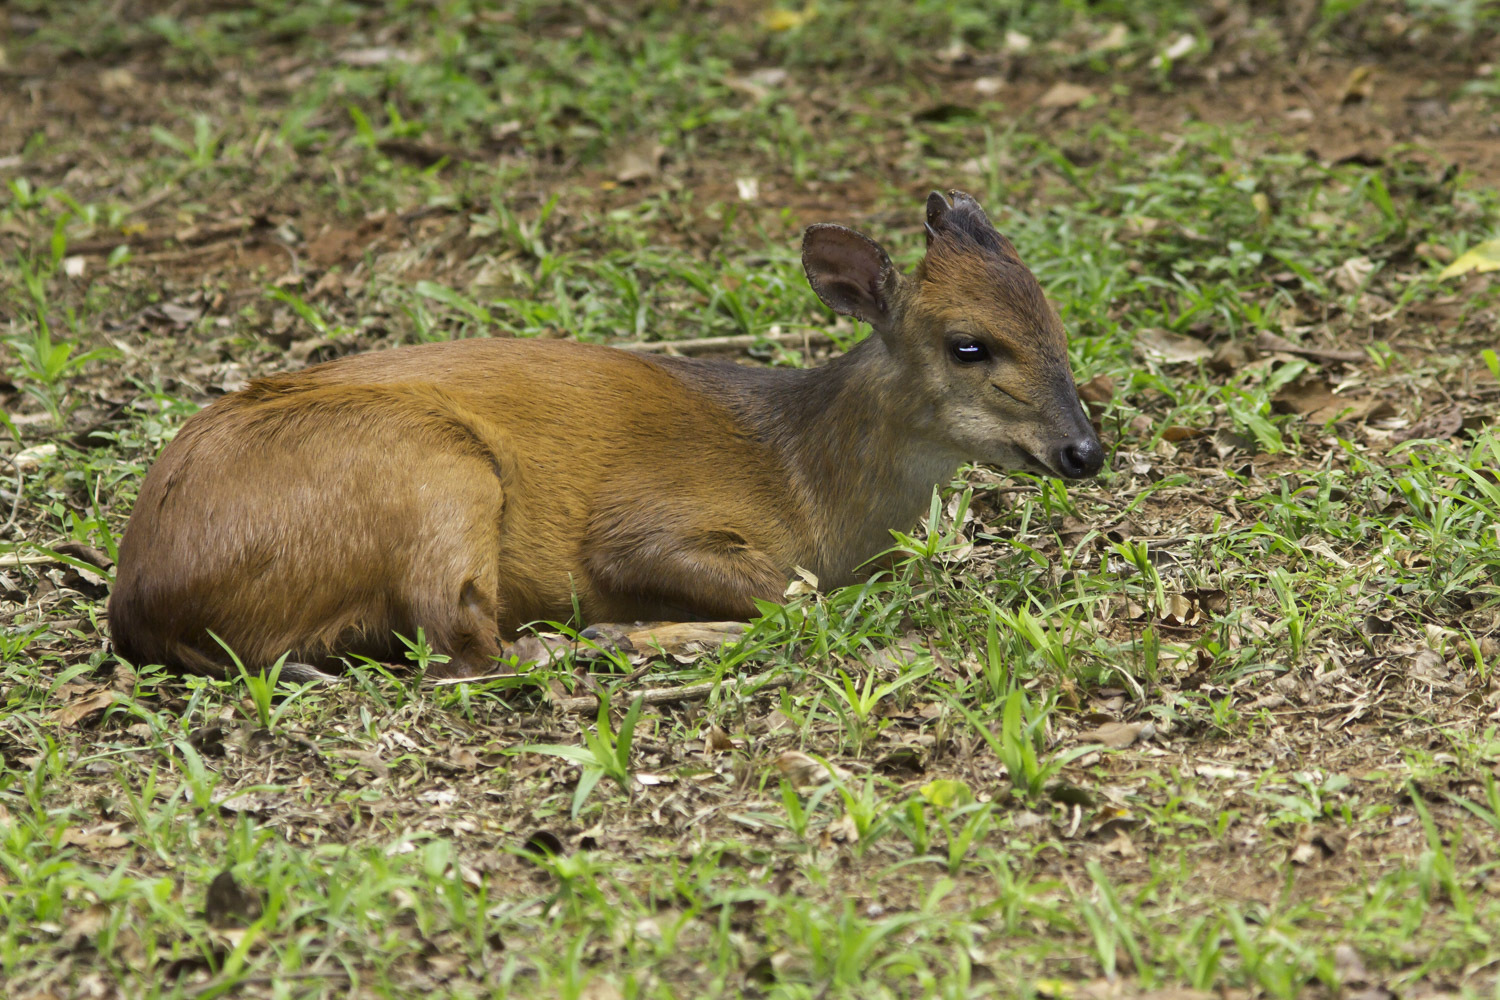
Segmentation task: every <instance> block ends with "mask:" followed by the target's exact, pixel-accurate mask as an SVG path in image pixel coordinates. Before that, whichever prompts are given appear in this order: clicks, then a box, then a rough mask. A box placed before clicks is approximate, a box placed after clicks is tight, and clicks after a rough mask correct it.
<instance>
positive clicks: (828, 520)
mask: <svg viewBox="0 0 1500 1000" xmlns="http://www.w3.org/2000/svg"><path fill="white" fill-rule="evenodd" d="M758 388H760V390H761V391H760V392H759V393H758V394H757V396H756V397H755V398H753V399H746V400H744V402H745V403H746V404H748V405H745V406H743V408H742V409H741V412H742V414H743V416H744V417H745V418H746V419H747V421H748V422H749V423H750V424H751V425H752V427H753V429H754V430H755V431H757V432H758V433H759V434H760V436H761V437H762V438H763V439H764V440H766V442H767V443H768V444H769V445H770V446H771V447H772V448H773V449H774V450H775V451H776V453H777V456H778V457H779V458H780V459H781V460H782V461H783V462H784V464H785V466H786V468H787V470H788V472H789V473H790V474H791V478H792V481H793V484H794V486H795V487H796V489H797V492H798V493H799V495H800V498H801V500H802V502H803V508H804V509H805V510H806V511H807V513H808V516H809V519H810V520H811V528H812V534H813V541H814V545H815V548H816V551H815V552H813V553H809V554H808V558H809V562H808V563H807V564H805V568H807V569H809V570H812V571H813V572H814V573H817V574H818V577H819V579H820V581H821V582H822V583H823V584H825V585H829V586H837V585H841V584H843V583H847V582H849V580H850V579H851V577H852V574H853V571H854V569H855V568H856V567H857V566H858V565H859V564H860V563H862V562H864V561H865V560H867V559H870V558H871V557H873V556H875V555H877V554H878V553H880V552H882V551H884V550H885V549H887V548H889V547H890V545H891V535H890V530H891V529H892V528H896V529H899V530H903V531H904V530H907V529H910V528H911V527H912V526H913V525H914V524H915V522H916V521H917V519H918V518H919V517H920V516H921V515H922V514H923V513H924V512H926V510H927V508H928V505H929V503H930V501H931V497H932V488H933V485H934V484H936V483H939V482H947V480H948V479H950V478H951V477H952V476H953V474H954V472H955V471H956V470H957V468H958V465H959V463H960V462H961V461H962V459H963V456H961V455H958V454H955V453H954V452H952V451H951V450H950V449H949V448H947V447H945V446H943V445H942V443H941V442H939V441H938V440H936V439H935V436H934V435H933V434H932V433H931V428H932V427H933V426H934V425H935V423H936V420H935V413H934V410H935V407H936V401H934V400H929V399H927V398H925V395H924V393H923V392H922V390H921V387H920V384H919V383H918V381H917V378H916V377H914V373H912V372H910V371H908V370H906V369H905V368H904V367H903V366H902V365H901V364H900V363H899V362H898V359H897V358H895V357H893V356H892V355H891V352H890V351H889V349H888V348H887V347H886V345H885V342H884V341H883V340H881V338H880V337H879V336H878V335H871V336H870V337H868V338H866V339H865V340H864V341H863V342H861V343H860V344H858V345H856V346H855V347H854V348H853V349H851V350H850V351H849V352H848V353H847V354H844V355H843V356H841V357H839V358H836V359H834V360H833V361H830V362H829V363H828V364H826V365H823V366H821V367H819V368H809V369H801V370H793V371H786V370H783V371H782V372H780V373H778V377H773V378H770V379H767V380H765V381H764V383H763V384H762V385H761V386H760V387H758Z"/></svg>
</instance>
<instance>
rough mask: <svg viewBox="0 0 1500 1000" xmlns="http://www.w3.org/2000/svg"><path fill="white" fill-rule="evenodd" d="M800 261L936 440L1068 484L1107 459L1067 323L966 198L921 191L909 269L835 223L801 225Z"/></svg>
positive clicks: (972, 457) (983, 459)
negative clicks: (921, 238)
mask: <svg viewBox="0 0 1500 1000" xmlns="http://www.w3.org/2000/svg"><path fill="white" fill-rule="evenodd" d="M802 265H803V268H804V270H806V272H807V280H808V283H809V284H811V285H812V288H813V291H815V292H817V294H818V297H819V298H821V299H822V300H823V301H824V302H825V303H827V304H828V306H829V307H830V308H832V309H833V310H835V311H836V312H840V313H843V314H845V315H847V316H853V317H854V318H856V319H861V320H864V321H865V322H867V323H869V324H870V325H871V326H872V327H874V328H875V332H876V333H877V334H879V335H880V338H881V340H882V341H883V342H884V344H885V347H886V349H887V350H888V351H889V352H890V354H891V355H892V356H893V357H894V358H895V359H896V360H897V362H898V363H899V364H900V365H901V367H902V369H903V370H904V371H905V372H906V373H907V376H908V377H909V379H910V392H912V393H914V394H917V395H918V397H919V399H920V404H919V407H918V408H919V410H920V411H921V412H924V413H925V414H927V415H928V419H926V420H924V423H925V424H926V425H927V426H926V427H925V428H924V429H925V431H926V433H929V434H931V435H933V436H934V437H935V438H937V439H938V440H937V441H936V442H935V443H936V444H938V445H941V446H946V447H949V448H951V449H953V451H954V452H956V453H960V454H962V455H963V456H964V457H965V458H967V459H970V460H974V461H979V462H984V463H986V464H988V465H993V466H996V467H998V468H1002V469H1026V470H1028V471H1031V472H1041V473H1046V474H1050V475H1054V476H1061V477H1063V478H1066V479H1083V478H1086V477H1088V476H1092V475H1094V474H1095V473H1097V472H1098V471H1099V469H1100V468H1101V467H1102V466H1103V464H1104V449H1103V448H1102V447H1101V446H1100V444H1099V438H1098V436H1097V435H1096V434H1095V433H1094V428H1093V426H1092V425H1091V424H1090V423H1089V420H1088V417H1087V415H1086V414H1085V413H1084V410H1083V405H1082V404H1081V403H1080V402H1079V400H1078V391H1077V388H1076V386H1075V385H1074V382H1073V375H1072V372H1071V371H1070V370H1069V368H1068V350H1067V335H1066V334H1065V333H1064V331H1063V327H1062V321H1061V320H1059V319H1058V317H1057V313H1056V311H1055V310H1054V309H1053V308H1052V306H1051V305H1050V304H1049V303H1048V302H1047V298H1046V296H1044V295H1043V294H1042V289H1041V286H1039V285H1038V284H1037V281H1036V278H1035V277H1034V276H1033V275H1032V273H1031V271H1030V270H1029V269H1028V268H1027V267H1026V265H1025V264H1023V263H1021V258H1020V256H1019V255H1018V254H1017V253H1016V248H1015V247H1014V246H1012V245H1011V242H1010V240H1008V239H1006V238H1005V237H1004V236H1002V235H1001V234H1000V233H999V232H998V231H996V229H995V227H994V226H992V225H991V224H990V220H989V218H988V217H987V216H986V215H985V214H984V209H982V208H980V207H979V203H978V202H977V201H975V200H974V199H973V198H971V197H969V196H968V195H967V194H964V193H963V192H961V191H952V192H949V197H944V196H943V195H942V194H940V193H939V192H937V191H934V192H933V193H932V194H931V196H930V197H928V199H927V256H926V257H925V258H924V259H923V261H922V263H921V264H920V265H919V266H918V267H917V268H916V270H915V271H914V272H913V273H912V274H911V275H903V274H901V273H900V272H899V271H897V270H896V268H895V267H894V266H893V265H892V264H891V259H890V257H889V255H887V254H886V252H885V250H884V249H883V248H882V247H881V246H880V244H878V243H876V242H875V241H874V240H872V239H870V238H869V237H867V236H864V235H862V234H860V233H857V232H855V231H854V230H852V229H846V228H844V227H843V226H833V225H816V226H812V227H810V228H809V229H808V230H807V233H806V235H805V236H804V237H803V240H802Z"/></svg>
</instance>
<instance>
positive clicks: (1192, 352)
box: [1135, 330, 1214, 365]
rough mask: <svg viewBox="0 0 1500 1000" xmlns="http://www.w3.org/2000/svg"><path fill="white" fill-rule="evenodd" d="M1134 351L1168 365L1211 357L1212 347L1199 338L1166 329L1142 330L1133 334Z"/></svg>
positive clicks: (1204, 359)
mask: <svg viewBox="0 0 1500 1000" xmlns="http://www.w3.org/2000/svg"><path fill="white" fill-rule="evenodd" d="M1135 349H1136V353H1137V354H1140V355H1142V356H1144V357H1147V358H1151V359H1153V360H1156V361H1161V362H1163V363H1165V364H1169V365H1181V364H1191V363H1193V362H1195V361H1207V360H1208V359H1209V358H1211V357H1213V353H1214V352H1213V349H1212V348H1210V347H1209V346H1208V345H1207V344H1205V343H1204V342H1203V341H1201V340H1195V339H1194V338H1192V337H1185V336H1183V335H1182V334H1180V333H1171V332H1170V331H1167V330H1142V331H1140V332H1139V333H1137V334H1136V335H1135Z"/></svg>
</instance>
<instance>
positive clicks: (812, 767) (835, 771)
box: [776, 750, 849, 786]
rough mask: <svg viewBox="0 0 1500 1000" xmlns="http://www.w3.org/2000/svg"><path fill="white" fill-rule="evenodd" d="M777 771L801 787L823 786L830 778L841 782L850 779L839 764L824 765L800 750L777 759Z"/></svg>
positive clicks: (789, 751)
mask: <svg viewBox="0 0 1500 1000" xmlns="http://www.w3.org/2000/svg"><path fill="white" fill-rule="evenodd" d="M776 770H778V771H780V772H781V773H782V774H783V775H785V776H786V779H787V780H788V781H790V782H791V783H792V784H794V785H799V786H800V785H813V784H821V783H822V782H824V781H826V780H827V779H828V778H829V777H830V776H832V777H835V778H838V779H839V780H840V781H842V780H844V779H845V778H847V777H849V772H848V771H846V770H844V769H843V768H842V767H839V766H838V765H837V764H832V763H829V764H824V763H822V762H821V761H819V760H817V759H815V758H813V757H811V756H809V755H808V754H805V753H803V752H801V751H800V750H788V751H787V752H786V753H784V754H782V755H781V756H780V757H777V758H776Z"/></svg>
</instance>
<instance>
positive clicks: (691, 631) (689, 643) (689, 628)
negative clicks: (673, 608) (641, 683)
mask: <svg viewBox="0 0 1500 1000" xmlns="http://www.w3.org/2000/svg"><path fill="white" fill-rule="evenodd" d="M744 634H745V623H744V622H674V623H672V624H669V625H653V626H651V627H649V628H643V629H638V630H636V631H632V632H627V633H625V638H626V639H628V640H629V641H630V644H631V646H633V647H635V648H636V649H638V650H640V651H641V652H643V653H651V652H656V653H663V654H665V655H667V656H676V657H693V658H696V657H699V656H702V655H703V654H704V653H710V652H713V651H714V650H716V649H718V648H719V647H720V646H722V645H724V644H725V643H729V642H733V641H734V640H736V639H738V638H739V637H740V636H742V635H744Z"/></svg>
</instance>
